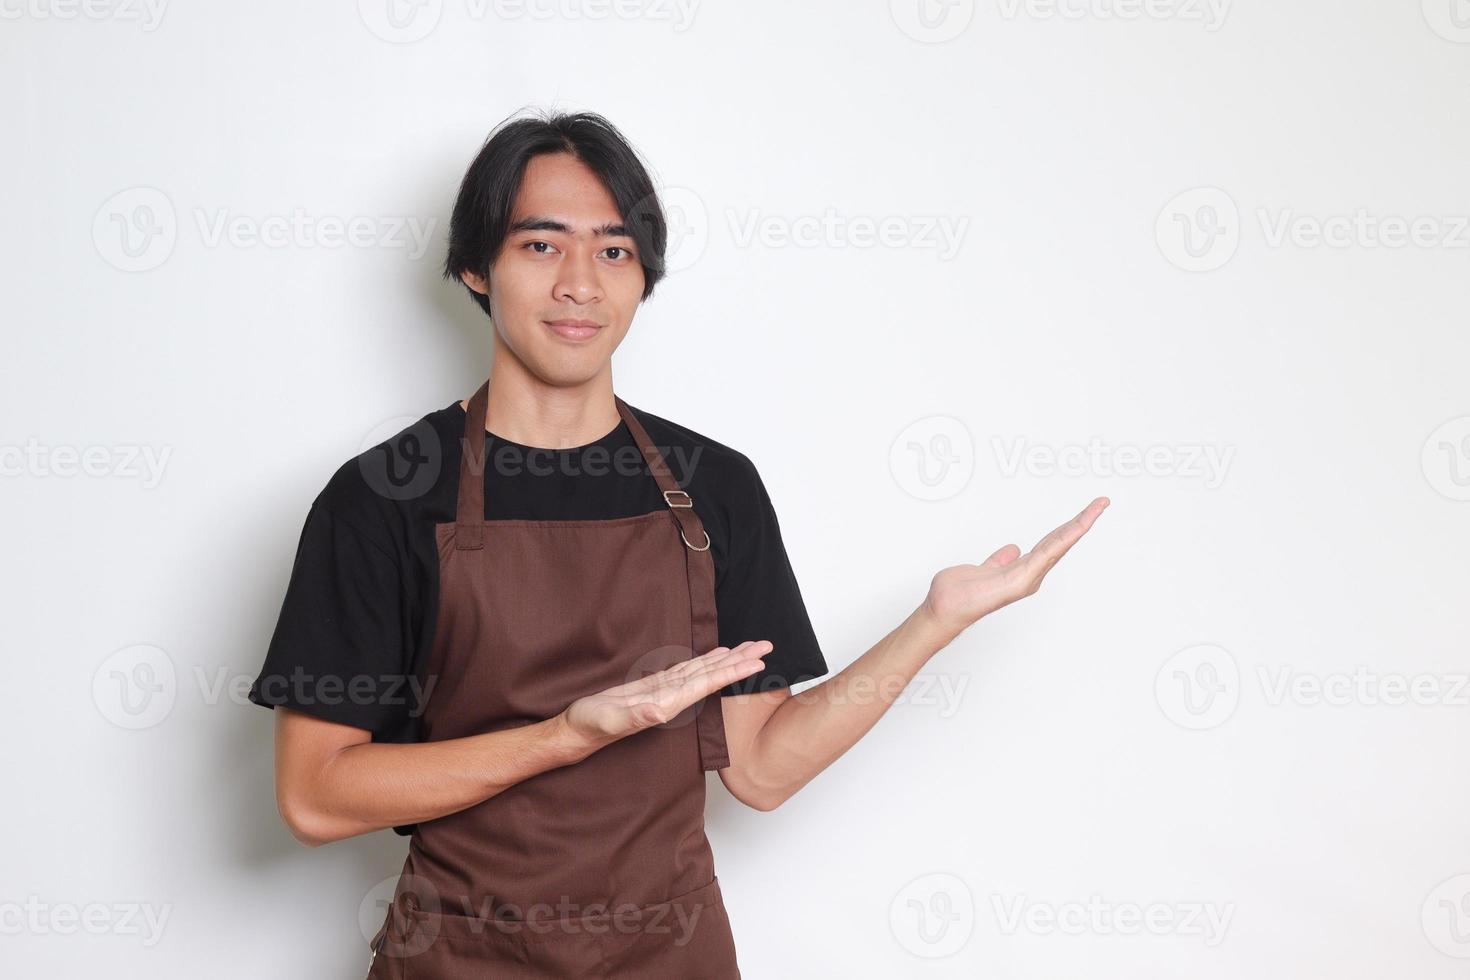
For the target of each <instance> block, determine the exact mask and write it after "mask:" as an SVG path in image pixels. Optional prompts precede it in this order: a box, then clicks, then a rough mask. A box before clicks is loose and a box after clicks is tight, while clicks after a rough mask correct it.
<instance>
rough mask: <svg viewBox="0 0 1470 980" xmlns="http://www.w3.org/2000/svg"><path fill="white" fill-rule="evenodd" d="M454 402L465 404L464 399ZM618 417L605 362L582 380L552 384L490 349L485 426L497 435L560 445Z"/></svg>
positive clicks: (580, 442)
mask: <svg viewBox="0 0 1470 980" xmlns="http://www.w3.org/2000/svg"><path fill="white" fill-rule="evenodd" d="M497 347H499V345H497ZM460 405H461V406H462V407H464V408H466V409H468V407H469V399H464V400H462V401H461V402H460ZM620 421H621V416H619V415H618V408H617V404H616V403H615V402H614V401H613V384H612V366H611V364H609V365H606V366H605V367H604V368H603V370H602V371H600V372H598V373H597V374H596V375H594V376H593V377H591V378H589V379H587V380H586V381H583V382H579V383H576V384H570V385H556V384H550V383H548V382H546V381H544V380H542V379H541V378H538V377H536V376H535V375H534V374H532V373H531V372H530V371H529V370H528V369H527V368H526V366H525V365H524V364H522V363H521V362H520V361H518V360H517V359H516V357H515V355H513V354H511V353H510V352H509V351H506V350H498V349H497V350H496V352H495V357H494V359H493V360H492V361H491V364H490V392H489V399H488V402H487V403H486V407H485V428H486V430H487V431H489V432H490V433H491V434H492V435H494V436H496V437H497V438H500V439H507V440H509V441H511V442H518V443H520V444H522V445H524V446H536V447H538V448H542V449H565V448H568V447H570V446H584V445H586V444H587V443H589V442H595V441H597V440H598V439H601V438H602V437H603V436H605V435H607V434H608V433H609V432H611V431H612V430H613V429H615V428H616V427H617V425H618V423H619V422H620Z"/></svg>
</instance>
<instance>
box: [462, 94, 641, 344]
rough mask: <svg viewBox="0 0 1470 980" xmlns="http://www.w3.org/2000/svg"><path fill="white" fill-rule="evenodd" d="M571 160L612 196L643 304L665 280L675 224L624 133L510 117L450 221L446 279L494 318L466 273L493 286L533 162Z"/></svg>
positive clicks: (494, 135) (567, 121)
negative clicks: (565, 156)
mask: <svg viewBox="0 0 1470 980" xmlns="http://www.w3.org/2000/svg"><path fill="white" fill-rule="evenodd" d="M548 153H570V154H571V155H572V156H574V157H575V158H576V159H578V160H580V161H581V162H582V163H584V164H586V165H587V167H588V168H589V169H591V171H592V172H593V173H595V174H596V175H597V176H598V178H599V179H600V180H601V181H602V183H603V185H604V186H605V187H606V188H607V190H608V193H609V194H611V195H612V199H613V202H614V203H615V204H616V205H617V208H618V213H619V214H620V215H621V216H622V219H623V224H624V225H625V226H626V227H627V229H628V234H629V235H630V236H631V237H632V239H633V242H634V244H635V245H636V246H637V252H638V261H639V264H641V265H642V266H643V299H648V297H649V296H651V295H652V294H653V287H654V286H655V285H657V284H658V282H659V280H660V279H662V278H663V276H664V248H665V247H666V245H667V243H668V225H667V223H666V222H665V219H664V212H663V207H662V205H661V204H660V203H659V199H658V194H657V193H656V192H655V191H654V189H653V181H652V180H651V179H650V178H649V176H648V171H647V169H646V168H645V167H644V165H643V162H642V161H641V160H640V159H639V158H638V154H637V153H636V152H635V151H634V149H633V147H632V146H631V145H630V144H629V143H628V141H627V139H626V138H624V136H623V134H622V133H620V132H618V129H617V127H615V126H614V125H613V124H612V123H610V122H608V121H607V120H606V119H605V118H603V117H602V116H600V115H598V114H597V113H595V112H576V113H565V112H551V113H541V114H538V115H532V116H525V117H521V118H514V117H513V118H511V119H509V120H507V121H504V122H502V123H501V124H500V125H498V126H496V128H495V129H494V130H492V131H491V133H490V135H489V136H488V137H487V138H486V139H485V144H484V146H482V147H481V148H480V152H479V153H478V154H477V155H476V156H475V159H474V162H473V163H471V164H470V166H469V169H468V170H466V171H465V175H464V180H463V181H461V182H460V185H459V196H458V197H457V198H456V199H455V202H454V214H453V215H452V216H451V218H450V221H449V254H448V255H447V256H446V257H445V259H444V278H446V279H450V280H453V281H455V282H459V283H461V284H462V285H464V286H465V289H466V290H468V291H469V294H470V297H471V298H472V299H473V300H474V301H475V302H476V303H477V304H478V305H479V307H480V308H481V309H482V310H484V311H485V313H486V315H487V316H488V315H489V313H490V300H489V297H487V296H485V295H484V294H483V293H477V292H475V291H474V290H473V289H470V288H469V286H468V285H467V284H465V283H464V281H463V280H462V279H461V278H460V273H462V272H465V271H472V272H475V273H476V274H478V275H481V276H484V277H485V278H486V279H488V278H489V275H490V266H491V264H492V263H493V262H494V261H495V259H496V257H497V256H498V255H499V254H500V249H501V247H502V246H503V245H504V243H505V237H506V233H507V230H508V229H509V227H510V217H511V208H512V207H514V205H515V199H516V194H517V193H518V192H519V191H520V187H521V179H522V178H523V177H524V175H525V172H526V165H527V164H529V163H530V162H531V159H532V158H533V157H537V156H541V155H543V154H548Z"/></svg>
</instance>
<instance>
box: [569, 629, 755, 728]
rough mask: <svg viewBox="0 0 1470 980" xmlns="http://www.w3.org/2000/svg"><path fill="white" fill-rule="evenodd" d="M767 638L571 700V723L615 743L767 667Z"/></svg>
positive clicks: (707, 654)
mask: <svg viewBox="0 0 1470 980" xmlns="http://www.w3.org/2000/svg"><path fill="white" fill-rule="evenodd" d="M771 650H772V644H771V642H770V641H769V640H747V641H745V642H744V643H742V644H740V645H739V646H737V647H734V648H733V649H732V648H730V647H715V648H714V649H713V650H711V651H709V652H708V653H705V654H702V655H700V656H698V657H692V658H690V659H689V660H685V661H681V662H680V663H677V664H675V665H674V666H672V667H669V668H667V669H665V670H661V671H659V672H658V673H656V674H649V675H648V676H647V677H644V678H641V679H639V680H636V681H632V682H630V683H627V684H619V685H618V686H617V687H610V688H608V689H607V690H606V691H601V692H599V693H597V694H589V695H588V696H587V697H584V698H578V699H577V700H576V701H573V702H572V703H571V705H570V706H568V708H567V710H566V718H567V723H568V724H570V725H571V726H572V728H573V729H574V730H575V731H577V732H578V733H579V734H581V735H583V736H585V737H587V738H590V739H592V740H593V741H596V742H613V741H617V740H618V739H620V738H623V737H625V736H628V735H632V734H633V733H634V732H638V731H642V730H643V729H645V728H652V727H653V726H655V725H662V724H663V723H664V722H666V721H669V720H670V719H672V718H674V717H676V716H677V715H678V714H679V712H681V711H683V710H684V709H685V708H687V707H689V706H690V705H691V704H694V703H696V702H697V701H700V700H702V699H703V698H705V697H707V696H708V695H710V694H713V693H714V692H716V691H718V690H720V689H721V688H723V687H725V686H726V685H729V684H733V683H735V682H736V681H738V680H740V679H742V678H745V677H749V676H750V675H752V674H754V673H756V672H757V671H759V670H760V669H761V668H762V667H763V666H765V665H764V663H763V662H762V661H761V659H760V658H761V657H764V656H765V655H766V654H768V653H770V652H771Z"/></svg>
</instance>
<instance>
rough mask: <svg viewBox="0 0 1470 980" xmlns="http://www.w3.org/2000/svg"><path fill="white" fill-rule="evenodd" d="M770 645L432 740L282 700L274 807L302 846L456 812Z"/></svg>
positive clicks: (631, 723) (687, 696) (623, 729)
mask: <svg viewBox="0 0 1470 980" xmlns="http://www.w3.org/2000/svg"><path fill="white" fill-rule="evenodd" d="M770 649H771V647H770V644H769V643H742V644H741V645H740V646H738V647H735V648H734V649H730V648H728V647H716V648H715V649H714V650H711V651H709V652H708V653H706V654H704V655H702V656H699V657H694V658H692V659H690V660H687V661H684V662H683V663H680V664H677V665H675V666H673V667H670V668H668V669H667V670H663V671H660V672H658V673H656V674H652V675H650V676H648V677H645V678H642V679H641V680H637V681H634V682H632V683H629V684H623V685H620V686H618V687H614V688H610V689H608V690H606V691H602V692H599V693H597V694H593V695H589V696H587V697H584V698H579V699H578V700H576V701H574V702H572V704H570V705H569V706H568V707H567V708H566V710H565V711H563V712H561V714H558V715H556V716H554V717H552V718H548V719H546V720H544V721H539V722H535V723H533V724H530V725H523V726H520V727H518V728H511V729H506V730H503V731H498V732H487V733H485V734H483V735H472V736H468V737H466V738H456V739H443V740H440V741H434V742H419V743H412V744H404V745H399V744H391V743H384V742H373V741H372V735H371V733H370V732H368V731H367V730H366V729H362V728H356V727H354V726H351V725H341V724H337V723H335V722H331V721H325V720H323V719H320V718H316V717H313V716H311V715H308V714H305V713H303V712H300V711H293V710H291V709H289V708H277V709H276V804H277V806H278V808H279V809H280V812H281V818H282V819H283V820H284V821H285V823H286V825H287V827H289V828H290V830H291V833H292V835H293V836H295V837H296V839H297V840H299V841H300V842H301V843H303V844H305V845H307V846H309V847H315V846H318V845H320V844H325V843H329V842H331V841H334V840H341V839H343V838H346V837H353V836H356V835H358V834H364V833H368V832H369V831H374V830H382V829H385V828H388V827H393V826H401V825H404V824H410V823H417V822H419V821H423V820H432V819H434V818H436V817H442V816H445V815H447V814H450V813H456V812H458V811H460V810H463V809H465V808H466V807H470V806H474V805H475V804H476V803H480V802H482V801H484V800H487V799H489V798H491V797H492V796H495V795H496V794H498V793H501V792H503V791H504V790H506V789H509V788H510V787H511V786H514V785H515V784H516V783H519V782H521V781H522V780H526V779H530V778H531V777H532V776H535V775H537V774H539V773H542V772H546V771H547V770H549V769H555V768H558V767H560V766H567V765H572V764H574V763H577V762H580V761H581V760H582V759H585V758H586V757H587V756H589V755H591V754H592V753H593V752H596V751H597V750H598V749H600V748H602V747H603V746H605V745H609V744H611V743H613V742H615V741H617V740H618V739H621V738H626V737H627V736H628V735H631V734H633V733H634V732H637V731H641V730H642V729H644V728H649V727H652V726H654V725H659V724H662V723H663V722H665V721H668V720H669V719H670V718H673V717H674V716H676V715H677V714H678V713H679V712H680V711H682V710H684V709H685V708H686V707H688V706H689V705H691V704H693V703H694V702H695V701H697V700H699V699H700V698H702V697H705V696H706V695H708V694H710V693H711V692H713V691H717V690H719V689H720V688H722V687H724V686H725V685H727V684H732V683H734V682H735V681H737V680H739V679H741V678H742V677H748V676H750V675H751V674H753V673H755V672H757V671H758V670H760V669H761V667H762V662H761V660H760V657H761V656H763V655H764V654H766V653H768V652H769V651H770Z"/></svg>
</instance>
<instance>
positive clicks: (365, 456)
mask: <svg viewBox="0 0 1470 980" xmlns="http://www.w3.org/2000/svg"><path fill="white" fill-rule="evenodd" d="M453 407H454V406H450V407H448V408H441V409H436V410H435V411H432V412H429V413H427V414H426V415H422V416H420V417H418V418H416V419H415V418H412V417H402V418H399V419H395V420H392V421H391V422H387V423H384V424H383V425H382V426H381V427H380V430H379V431H377V432H375V433H373V434H371V435H369V436H368V439H369V440H375V441H369V442H368V443H367V444H366V445H365V446H364V447H363V448H362V449H361V450H360V451H359V452H358V453H357V454H356V455H354V456H352V457H350V458H349V459H346V460H344V461H343V462H342V463H340V464H339V465H338V466H337V468H336V469H335V470H334V471H333V472H332V474H331V476H330V477H329V478H328V479H327V481H326V485H325V486H323V487H322V489H321V492H320V493H318V494H317V496H316V499H315V500H314V501H313V502H312V507H313V509H317V510H322V511H325V512H326V513H327V514H329V515H330V516H331V517H332V519H334V520H335V521H338V522H340V523H342V524H345V525H347V526H349V527H351V528H353V529H354V530H356V531H357V532H358V533H359V534H361V535H363V536H365V537H367V538H369V539H371V540H372V541H373V542H374V543H375V544H378V545H379V546H380V547H382V548H384V549H385V550H390V549H392V550H396V549H394V543H395V541H396V540H397V539H398V537H399V535H400V533H401V532H402V530H403V528H404V527H405V524H406V520H407V516H408V514H407V512H408V511H410V510H412V509H413V508H415V507H416V506H418V505H420V504H422V503H423V502H425V501H427V500H428V499H429V498H430V497H431V496H432V495H433V494H434V492H435V491H436V490H437V489H439V488H440V487H441V485H442V484H443V482H444V479H445V477H446V475H449V476H451V477H452V476H454V475H455V474H456V473H457V467H458V460H459V452H460V449H459V436H460V431H459V430H460V424H459V422H458V421H457V420H456V419H455V418H454V413H453V411H452V409H453ZM382 430H386V431H387V435H383V434H382Z"/></svg>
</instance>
